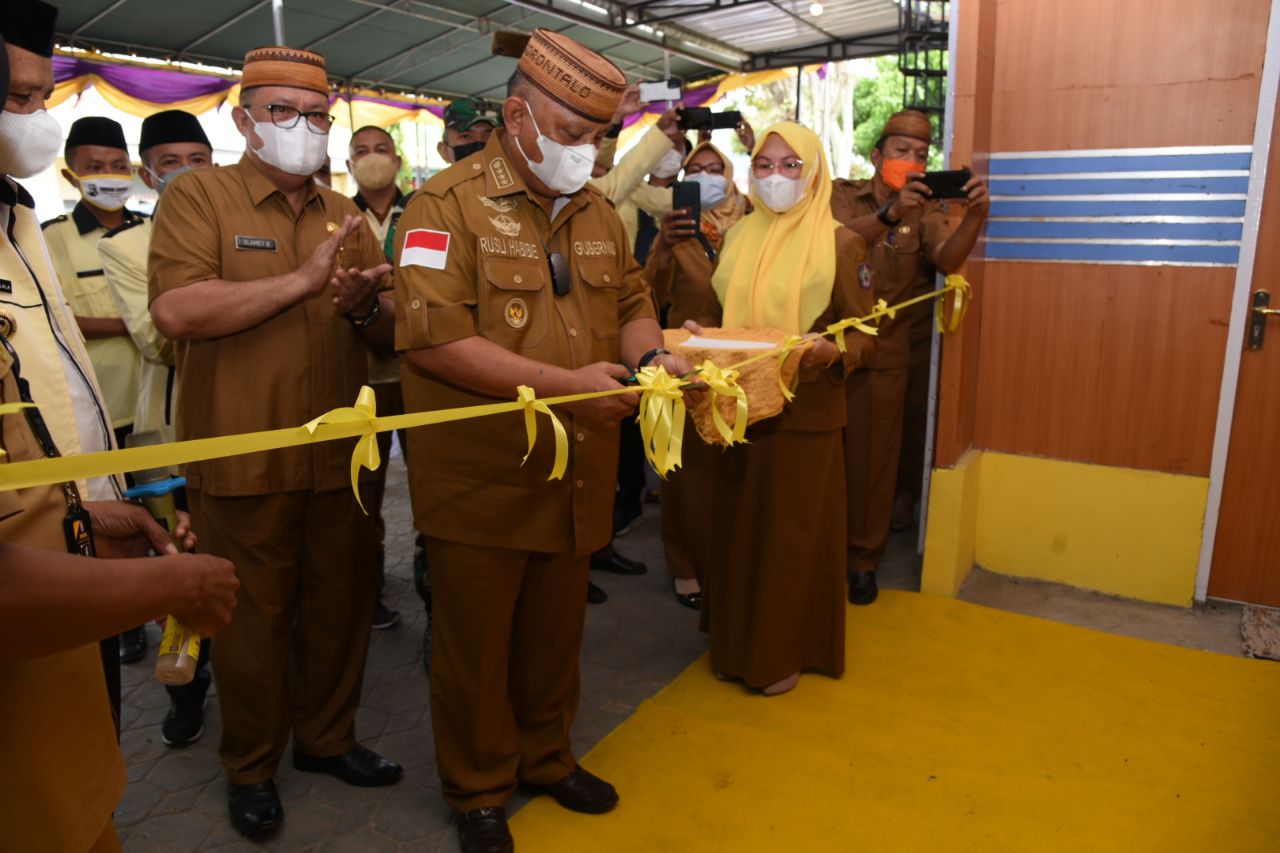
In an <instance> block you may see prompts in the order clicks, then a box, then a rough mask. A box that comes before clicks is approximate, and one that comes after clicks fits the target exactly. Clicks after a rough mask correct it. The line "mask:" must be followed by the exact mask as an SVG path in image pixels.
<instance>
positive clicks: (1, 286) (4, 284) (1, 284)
mask: <svg viewBox="0 0 1280 853" xmlns="http://www.w3.org/2000/svg"><path fill="white" fill-rule="evenodd" d="M0 293H13V282H11V281H9V279H7V278H0Z"/></svg>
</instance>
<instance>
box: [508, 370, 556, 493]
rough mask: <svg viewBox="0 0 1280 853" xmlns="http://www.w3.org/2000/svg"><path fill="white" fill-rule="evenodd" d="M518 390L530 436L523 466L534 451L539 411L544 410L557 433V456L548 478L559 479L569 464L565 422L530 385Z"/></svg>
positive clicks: (525, 425) (526, 431)
mask: <svg viewBox="0 0 1280 853" xmlns="http://www.w3.org/2000/svg"><path fill="white" fill-rule="evenodd" d="M516 392H517V393H518V394H519V395H520V403H521V404H522V405H523V406H524V431H525V434H526V435H527V436H528V437H529V449H528V450H527V451H526V452H525V454H524V458H523V459H521V460H520V465H521V467H523V466H524V463H526V462H528V461H529V456H530V454H532V453H533V443H534V442H535V441H537V438H538V414H537V413H538V412H542V413H543V414H544V415H546V416H547V417H549V418H551V427H552V429H554V430H555V433H556V458H555V462H553V463H552V465H551V474H550V475H549V476H548V477H547V479H548V480H559V479H560V478H561V477H563V476H564V469H565V467H566V466H567V465H568V464H569V437H568V436H567V435H566V434H565V431H564V424H562V423H560V419H559V418H557V417H556V415H555V412H553V411H551V407H550V406H548V405H547V404H546V403H544V402H542V401H541V400H539V399H538V397H537V395H536V394H535V393H534V390H533V389H532V388H530V387H529V386H528V385H521V386H519V387H517V388H516Z"/></svg>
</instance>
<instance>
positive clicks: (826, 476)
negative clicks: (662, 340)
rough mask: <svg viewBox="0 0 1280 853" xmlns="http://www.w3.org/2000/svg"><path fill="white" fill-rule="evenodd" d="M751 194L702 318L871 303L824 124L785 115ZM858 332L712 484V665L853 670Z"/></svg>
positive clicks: (759, 161)
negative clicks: (853, 379) (849, 627)
mask: <svg viewBox="0 0 1280 853" xmlns="http://www.w3.org/2000/svg"><path fill="white" fill-rule="evenodd" d="M751 201H752V204H753V206H754V211H753V212H752V213H751V214H750V215H748V216H745V217H743V218H742V220H741V221H739V222H738V223H737V224H736V225H734V226H732V227H731V228H730V229H729V231H728V233H727V234H726V236H725V240H724V246H723V250H722V251H721V253H720V255H719V257H718V259H717V262H716V264H715V266H714V271H713V272H712V274H711V275H710V277H709V279H708V281H709V283H710V285H711V288H712V291H713V298H712V299H711V300H710V301H709V303H708V305H707V306H706V307H705V308H704V309H703V310H702V311H700V312H699V314H700V315H701V316H698V317H695V318H694V319H695V320H696V321H697V322H691V323H690V324H688V325H689V327H690V328H692V329H693V330H694V331H700V327H699V326H698V322H701V323H703V324H704V325H722V326H724V327H725V328H735V329H743V328H773V329H781V330H783V331H785V332H787V333H789V334H804V333H807V332H811V331H821V330H823V329H825V328H826V327H827V326H828V325H829V324H831V323H833V322H835V321H837V320H840V319H842V318H844V317H858V316H865V315H867V314H868V313H870V311H871V306H872V295H871V290H870V288H869V287H863V286H862V283H861V282H862V281H864V280H865V281H867V282H868V283H869V281H870V277H869V276H861V275H860V272H862V271H863V270H862V268H861V267H862V264H863V263H864V261H865V259H866V256H867V251H866V244H865V243H864V242H863V241H862V238H861V237H859V236H858V235H857V234H855V233H854V232H852V231H850V230H848V229H846V228H844V227H842V226H840V225H839V223H837V222H836V221H835V219H833V218H832V216H831V206H830V205H831V175H830V172H829V169H828V166H827V159H826V156H825V155H824V153H823V151H822V144H821V142H820V140H819V139H818V137H817V136H816V135H815V134H814V133H813V132H812V131H811V130H809V129H807V128H805V127H802V126H801V125H798V124H795V123H793V122H782V123H781V124H777V125H775V126H773V127H771V128H769V130H767V131H766V132H765V133H764V134H763V135H762V136H761V137H760V142H759V144H758V145H757V146H756V149H755V150H754V151H753V152H752V158H751ZM663 228H664V236H665V232H666V231H667V230H669V229H668V224H667V223H666V222H664V226H663ZM846 340H847V342H848V352H847V353H845V354H843V355H842V354H841V353H840V351H839V350H838V349H836V347H835V345H834V344H833V343H831V342H830V341H829V340H827V339H818V340H816V341H815V342H814V343H813V345H812V346H811V347H810V348H808V349H807V350H806V351H805V353H804V356H803V359H802V361H801V371H800V377H799V384H798V387H797V388H796V396H795V399H794V401H793V402H791V403H790V404H789V405H788V406H787V408H786V409H785V410H784V411H783V413H782V414H781V415H780V416H778V417H776V418H771V419H768V420H764V421H760V422H758V423H756V424H754V425H753V426H752V427H751V428H750V429H748V430H747V441H748V442H749V443H748V444H746V445H737V446H734V447H731V448H729V449H727V450H725V451H724V452H723V453H718V458H717V460H716V463H715V476H714V478H713V480H712V482H711V485H710V489H709V493H707V494H704V495H703V496H702V498H703V500H704V501H705V503H706V506H708V507H710V508H712V511H713V512H714V513H715V516H714V517H715V524H714V526H713V527H705V528H703V529H702V530H701V531H700V534H701V536H702V541H704V542H707V543H708V544H707V550H706V551H705V552H704V555H703V559H704V562H703V565H704V566H705V578H704V587H703V599H702V628H703V630H705V631H707V632H708V633H709V634H710V640H711V664H712V667H713V668H714V669H715V671H716V674H717V676H718V677H720V678H725V679H736V680H741V681H742V682H743V683H745V684H746V685H747V687H750V688H758V689H761V690H762V691H763V692H764V693H765V694H766V695H777V694H780V693H785V692H787V691H788V690H790V689H792V688H793V687H795V685H796V683H797V681H798V680H799V677H800V673H801V672H802V671H805V670H816V671H820V672H823V673H826V674H827V675H829V676H831V677H833V678H838V677H840V676H841V675H842V674H843V673H844V613H845V603H844V601H845V590H844V584H845V573H844V566H845V548H846V537H845V525H846V511H845V503H846V493H845V484H844V439H843V435H842V430H843V427H844V424H845V411H846V409H845V394H844V379H845V376H846V375H847V374H848V373H849V372H850V371H852V370H854V369H855V368H856V367H857V366H858V365H859V364H860V363H861V362H862V361H863V360H864V359H865V358H866V357H867V356H868V355H869V354H870V352H871V349H872V347H873V346H874V340H873V339H872V338H870V337H868V336H866V335H861V334H853V333H851V334H849V335H847V337H846ZM688 443H689V442H686V444H688ZM663 500H664V502H665V500H666V495H665V493H664V495H663Z"/></svg>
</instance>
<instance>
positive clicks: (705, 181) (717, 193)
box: [684, 172, 729, 210]
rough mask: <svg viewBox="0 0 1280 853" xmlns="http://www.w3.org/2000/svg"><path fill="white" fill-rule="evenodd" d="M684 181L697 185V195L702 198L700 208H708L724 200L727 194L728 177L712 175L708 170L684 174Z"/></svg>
mask: <svg viewBox="0 0 1280 853" xmlns="http://www.w3.org/2000/svg"><path fill="white" fill-rule="evenodd" d="M684 179H685V180H686V181H693V182H694V183H695V184H697V185H698V195H699V196H700V197H701V199H702V209H703V210H710V209H711V208H713V207H716V206H717V205H719V204H720V202H722V201H724V200H725V197H726V196H728V195H729V186H728V184H729V179H728V178H726V177H725V176H724V175H713V174H711V173H710V172H697V173H695V174H692V175H685V178H684Z"/></svg>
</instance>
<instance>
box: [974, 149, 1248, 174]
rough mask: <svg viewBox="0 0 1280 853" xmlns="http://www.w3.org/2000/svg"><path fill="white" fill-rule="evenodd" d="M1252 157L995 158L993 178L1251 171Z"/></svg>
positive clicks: (1219, 155)
mask: <svg viewBox="0 0 1280 853" xmlns="http://www.w3.org/2000/svg"><path fill="white" fill-rule="evenodd" d="M1250 160H1252V155H1250V154H1249V153H1248V152H1247V151H1246V152H1242V153H1239V154H1159V155H1152V156H1144V155H1123V156H1115V157H1027V158H1021V157H1020V158H1018V159H1016V160H1002V159H999V156H998V155H992V157H991V163H990V169H989V171H990V174H992V175H1052V174H1058V173H1063V172H1065V173H1072V172H1086V173H1088V172H1166V171H1174V170H1178V171H1196V172H1217V171H1223V170H1226V169H1244V170H1246V171H1247V170H1248V168H1249V162H1250Z"/></svg>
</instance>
